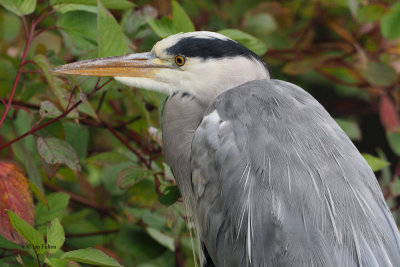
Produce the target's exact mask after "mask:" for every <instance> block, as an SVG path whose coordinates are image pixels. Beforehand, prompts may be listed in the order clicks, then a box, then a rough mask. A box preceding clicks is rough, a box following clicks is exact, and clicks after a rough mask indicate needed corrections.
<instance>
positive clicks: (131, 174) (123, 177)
mask: <svg viewBox="0 0 400 267" xmlns="http://www.w3.org/2000/svg"><path fill="white" fill-rule="evenodd" d="M153 173H154V171H151V170H146V169H141V168H138V167H128V168H126V169H123V170H122V171H121V172H120V173H119V175H118V185H119V187H121V188H127V187H130V186H133V185H135V184H137V183H138V182H140V181H141V180H143V179H144V178H146V177H148V176H150V175H152V174H153Z"/></svg>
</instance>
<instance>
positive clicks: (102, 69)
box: [52, 52, 171, 78]
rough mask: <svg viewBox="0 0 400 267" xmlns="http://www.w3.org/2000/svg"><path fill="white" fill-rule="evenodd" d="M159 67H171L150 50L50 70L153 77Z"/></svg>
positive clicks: (76, 73)
mask: <svg viewBox="0 0 400 267" xmlns="http://www.w3.org/2000/svg"><path fill="white" fill-rule="evenodd" d="M161 68H171V67H170V66H168V65H163V64H161V61H160V60H159V59H157V58H155V57H154V55H153V54H152V53H151V52H147V53H138V54H130V55H126V56H117V57H105V58H99V59H90V60H83V61H78V62H75V63H70V64H65V65H62V66H58V67H56V68H54V69H53V70H52V71H53V72H56V73H62V74H73V75H86V76H97V77H102V76H110V77H143V78H153V77H154V75H155V74H156V73H157V71H158V70H160V69H161Z"/></svg>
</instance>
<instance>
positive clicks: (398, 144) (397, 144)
mask: <svg viewBox="0 0 400 267" xmlns="http://www.w3.org/2000/svg"><path fill="white" fill-rule="evenodd" d="M386 136H387V139H388V141H389V145H390V147H391V148H392V150H393V152H394V153H396V154H397V155H398V156H400V131H398V132H394V133H392V132H386Z"/></svg>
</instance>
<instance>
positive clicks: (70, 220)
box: [0, 0, 400, 267]
mask: <svg viewBox="0 0 400 267" xmlns="http://www.w3.org/2000/svg"><path fill="white" fill-rule="evenodd" d="M0 5H1V8H0V69H1V72H0V100H1V102H2V103H0V104H1V107H0V114H1V120H0V157H1V162H0V265H1V266H8V265H10V266H13V265H15V264H20V265H24V266H38V265H41V266H45V265H46V266H78V264H83V265H104V266H119V264H122V265H125V266H140V267H145V266H146V267H149V266H161V267H163V266H165V267H169V266H194V259H193V253H192V244H191V239H190V236H189V233H188V228H187V226H186V224H185V221H184V219H185V214H184V209H183V207H182V202H181V200H180V199H179V191H178V189H177V187H176V184H175V182H174V180H173V177H172V174H171V172H170V170H169V167H168V166H167V165H166V164H165V163H164V158H163V155H162V141H161V137H160V134H161V133H160V111H161V109H162V105H163V102H164V100H165V97H166V96H165V95H163V94H160V93H156V92H149V91H145V90H141V89H140V88H127V87H125V86H123V85H121V84H119V83H117V82H115V81H113V80H110V79H107V78H102V79H97V78H88V77H72V76H71V77H70V76H68V77H67V76H59V75H53V74H52V73H51V71H50V70H51V68H52V67H53V66H57V65H61V64H64V63H66V62H72V61H77V60H83V59H89V58H95V57H104V56H113V55H122V54H125V53H132V52H142V51H149V50H150V49H151V48H152V46H153V45H154V44H155V42H157V41H158V40H159V39H160V38H163V37H166V36H168V35H170V34H174V33H178V32H187V31H193V30H209V31H216V32H220V33H222V34H225V35H227V36H228V37H231V38H232V39H235V40H237V41H239V42H241V43H242V44H244V45H246V46H247V47H249V48H250V49H252V50H253V51H255V52H256V53H257V54H259V55H260V56H262V57H263V58H264V60H265V61H266V62H267V63H268V65H269V67H270V72H271V76H272V77H273V78H275V79H282V80H287V81H290V82H292V83H295V84H297V85H299V86H301V87H303V88H304V89H305V90H307V91H308V92H310V93H311V94H312V95H313V96H314V97H315V98H316V99H317V100H318V101H320V102H321V103H322V105H323V106H324V107H325V108H326V109H327V110H328V111H329V112H330V114H331V115H332V116H333V117H334V118H335V119H336V121H337V122H338V123H339V125H340V126H341V127H342V128H343V129H344V130H345V132H346V133H347V134H348V135H349V136H350V138H351V139H352V140H353V141H354V143H355V145H356V146H357V147H358V149H359V150H360V152H362V153H363V155H364V157H365V158H366V159H367V161H368V163H369V164H370V166H371V167H372V168H373V170H374V171H376V175H377V179H378V181H379V183H380V185H381V187H382V190H383V192H384V195H385V199H386V201H387V203H388V205H389V207H390V208H391V210H392V212H393V215H394V217H395V219H396V221H397V223H398V224H399V223H400V209H399V205H400V198H399V196H400V179H399V176H400V164H399V156H400V123H399V117H398V108H399V104H400V94H399V87H400V86H399V73H400V2H399V1H390V0H382V1H374V0H333V1H330V0H329V1H328V0H314V1H305V0H286V1H260V0H219V1H211V0H205V1H201V0H182V1H179V2H176V1H172V2H171V1H170V0H137V1H128V0H101V1H96V0H0ZM8 210H10V211H12V212H7V211H8ZM21 218H22V219H23V220H21ZM46 245H47V246H46Z"/></svg>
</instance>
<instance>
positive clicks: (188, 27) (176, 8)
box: [172, 0, 195, 32]
mask: <svg viewBox="0 0 400 267" xmlns="http://www.w3.org/2000/svg"><path fill="white" fill-rule="evenodd" d="M172 16H173V23H174V25H175V27H176V28H177V29H178V31H180V32H193V31H195V28H194V25H193V23H192V21H191V20H190V18H189V16H188V15H187V14H186V12H185V10H184V9H183V8H182V7H181V6H180V5H179V4H178V2H176V1H175V0H173V1H172Z"/></svg>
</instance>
